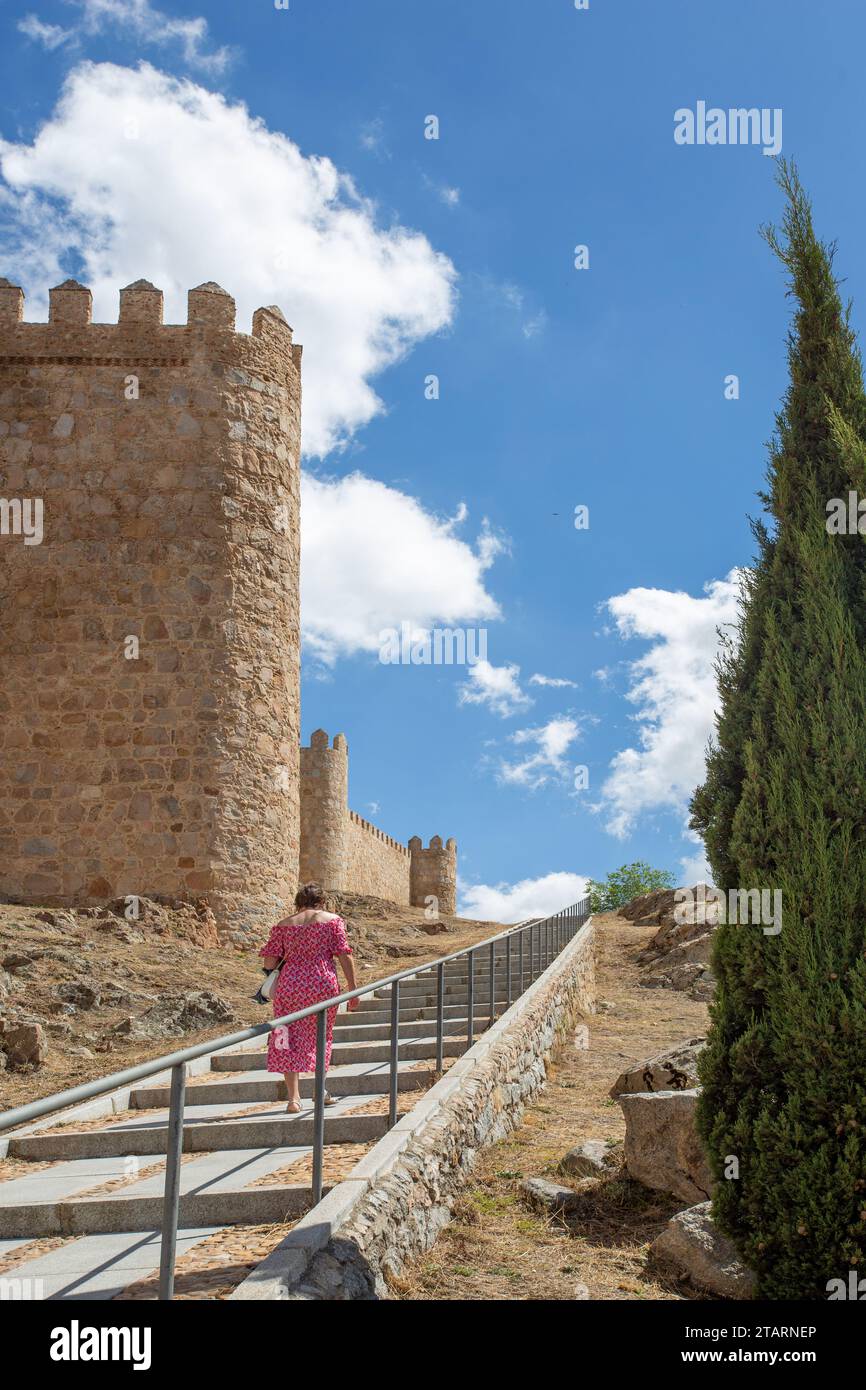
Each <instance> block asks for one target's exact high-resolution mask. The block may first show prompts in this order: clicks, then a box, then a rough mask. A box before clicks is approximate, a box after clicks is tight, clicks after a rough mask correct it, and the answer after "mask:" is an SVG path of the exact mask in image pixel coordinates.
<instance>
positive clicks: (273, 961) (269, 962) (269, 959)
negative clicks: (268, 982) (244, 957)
mask: <svg viewBox="0 0 866 1390" xmlns="http://www.w3.org/2000/svg"><path fill="white" fill-rule="evenodd" d="M279 963H280V958H279V956H262V965H263V966H264V967H265V969H266V970H273V969H274V966H276V965H279Z"/></svg>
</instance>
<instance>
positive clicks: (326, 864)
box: [300, 729, 349, 889]
mask: <svg viewBox="0 0 866 1390" xmlns="http://www.w3.org/2000/svg"><path fill="white" fill-rule="evenodd" d="M348 818H349V745H348V744H347V742H346V739H345V737H344V735H343V734H335V736H334V743H333V746H332V747H329V746H328V735H327V734H326V733H325V730H324V729H317V730H316V732H315V733H314V734H313V735H312V736H311V738H310V746H309V748H302V749H301V865H300V881H301V882H302V883H307V882H309V881H310V880H311V879H313V880H316V881H317V882H319V883H321V885H322V887H323V888H331V889H335V888H337V889H339V888H344V887H345V886H346V883H347V878H348Z"/></svg>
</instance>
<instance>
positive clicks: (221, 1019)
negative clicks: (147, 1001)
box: [112, 989, 235, 1040]
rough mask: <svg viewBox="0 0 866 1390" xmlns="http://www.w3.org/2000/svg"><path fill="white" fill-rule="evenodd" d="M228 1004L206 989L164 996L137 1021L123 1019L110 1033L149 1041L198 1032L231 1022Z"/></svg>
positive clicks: (231, 1013)
mask: <svg viewBox="0 0 866 1390" xmlns="http://www.w3.org/2000/svg"><path fill="white" fill-rule="evenodd" d="M234 1018H235V1015H234V1013H233V1012H232V1008H231V1005H230V1004H228V1003H227V1002H226V1000H225V999H221V998H220V997H219V995H218V994H213V993H212V991H211V990H209V989H193V990H188V991H186V992H185V993H182V994H167V995H164V996H163V998H162V999H158V1000H157V1002H156V1003H155V1004H153V1005H152V1006H151V1008H149V1009H146V1010H145V1012H144V1013H143V1014H139V1016H138V1017H137V1018H134V1017H130V1018H125V1019H123V1020H122V1021H121V1022H120V1023H118V1024H117V1025H116V1026H115V1028H114V1029H113V1030H112V1031H113V1032H114V1033H115V1034H116V1035H117V1036H118V1037H126V1038H134V1039H137V1040H145V1039H147V1040H150V1039H158V1038H173V1037H177V1036H178V1035H179V1034H181V1033H195V1032H200V1031H201V1030H202V1029H204V1028H212V1027H213V1026H214V1024H217V1023H232V1022H233V1021H234Z"/></svg>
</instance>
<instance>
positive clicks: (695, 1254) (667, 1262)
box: [650, 1202, 755, 1299]
mask: <svg viewBox="0 0 866 1390" xmlns="http://www.w3.org/2000/svg"><path fill="white" fill-rule="evenodd" d="M710 1207H711V1203H710V1202H700V1203H699V1204H698V1205H697V1206H694V1207H688V1208H687V1209H686V1210H685V1211H678V1212H677V1214H676V1216H674V1217H672V1218H671V1220H670V1221H669V1222H668V1224H667V1226H666V1227H665V1229H664V1230H663V1231H662V1233H661V1235H660V1236H657V1237H656V1239H655V1240H654V1241H653V1243H652V1245H651V1246H650V1250H651V1252H652V1254H653V1256H654V1257H655V1259H656V1261H657V1262H658V1263H659V1264H660V1265H663V1266H665V1267H667V1268H669V1269H670V1270H671V1271H672V1272H674V1273H676V1274H677V1275H678V1277H680V1278H685V1279H688V1280H689V1282H690V1283H692V1284H694V1285H695V1287H696V1288H698V1289H705V1290H706V1291H707V1292H709V1293H713V1294H716V1295H717V1296H718V1297H719V1298H739V1299H743V1298H752V1297H753V1295H754V1291H755V1276H754V1274H753V1273H752V1271H751V1270H750V1269H747V1268H746V1266H745V1265H744V1264H743V1263H742V1261H741V1260H740V1257H739V1255H738V1254H737V1252H736V1250H735V1248H734V1246H733V1244H732V1243H731V1241H729V1240H728V1238H727V1236H724V1235H722V1233H721V1231H719V1230H718V1229H717V1227H716V1226H715V1224H714V1222H713V1219H712V1216H711V1215H710Z"/></svg>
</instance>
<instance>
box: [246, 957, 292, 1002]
mask: <svg viewBox="0 0 866 1390" xmlns="http://www.w3.org/2000/svg"><path fill="white" fill-rule="evenodd" d="M285 963H286V962H285V957H284V958H283V959H282V960H281V961H280V963H279V965H275V966H274V968H273V970H269V971H268V973H267V975H266V976H265V978H264V979H263V980H262V983H261V984H260V985H259V987H258V989H257V991H256V993H255V995H254V996H253V997H254V999H255V1002H256V1003H257V1004H269V1003H270V1002H271V1000H272V999H273V997H274V994H275V992H276V988H277V981H278V979H279V978H280V971H281V970H282V968H283V966H284V965H285Z"/></svg>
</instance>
